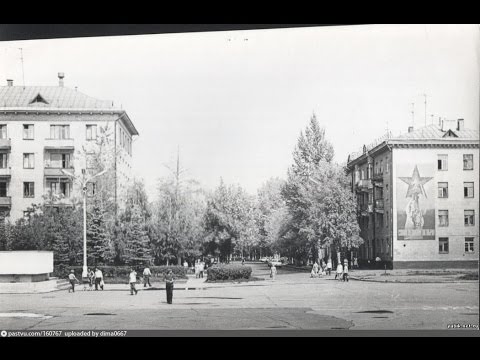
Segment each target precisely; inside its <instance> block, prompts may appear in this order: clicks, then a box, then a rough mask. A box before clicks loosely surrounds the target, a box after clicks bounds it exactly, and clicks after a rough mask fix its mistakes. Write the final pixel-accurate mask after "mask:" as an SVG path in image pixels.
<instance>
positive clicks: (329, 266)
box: [327, 258, 332, 275]
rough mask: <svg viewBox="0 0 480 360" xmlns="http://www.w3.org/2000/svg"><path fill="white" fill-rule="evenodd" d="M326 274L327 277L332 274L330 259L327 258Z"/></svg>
mask: <svg viewBox="0 0 480 360" xmlns="http://www.w3.org/2000/svg"><path fill="white" fill-rule="evenodd" d="M327 272H328V275H331V274H332V258H328V261H327Z"/></svg>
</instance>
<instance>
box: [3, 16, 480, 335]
mask: <svg viewBox="0 0 480 360" xmlns="http://www.w3.org/2000/svg"><path fill="white" fill-rule="evenodd" d="M118 26H119V27H120V26H121V25H118ZM201 28H202V30H201V31H186V32H185V31H184V32H181V31H179V32H174V31H173V32H168V33H156V34H152V33H148V34H133V35H110V34H108V35H103V36H102V35H98V36H69V37H53V38H34V37H32V38H31V39H8V40H3V38H2V40H1V41H0V338H2V337H5V338H8V337H12V338H13V337H91V338H101V337H130V336H148V337H161V336H168V335H169V334H173V333H175V334H178V335H179V336H181V334H190V335H192V334H193V335H195V334H199V336H237V335H238V336H241V335H244V334H248V335H249V336H285V335H286V334H288V335H289V336H304V335H308V336H325V335H328V336H340V337H341V336H352V334H353V336H355V334H366V335H364V336H379V335H380V336H381V335H382V334H387V333H388V332H389V331H394V332H398V333H400V334H407V335H408V334H414V333H417V332H418V331H420V332H423V333H425V334H428V333H437V334H438V333H439V331H441V332H442V333H443V335H445V333H446V336H449V335H451V336H459V332H460V333H461V334H462V335H461V336H478V334H479V332H478V330H479V328H478V326H479V282H478V273H479V268H478V266H479V246H480V244H479V223H480V219H479V212H480V209H479V195H480V188H479V182H480V179H479V173H480V162H479V156H480V153H479V142H480V136H479V134H480V133H479V119H480V117H479V116H480V26H479V25H478V24H471V25H469V24H456V25H455V24H433V25H427V24H404V25H402V24H395V25H393V24H385V25H380V24H378V25H375V24H373V25H329V26H290V27H288V26H282V27H276V26H274V25H272V26H270V27H269V26H262V28H255V26H252V27H251V28H249V27H248V26H247V25H245V26H242V27H241V29H237V30H231V29H219V28H218V26H213V25H212V27H211V28H209V26H208V24H203V25H202V27H201ZM239 332H241V334H240V333H239ZM368 334H370V335H368Z"/></svg>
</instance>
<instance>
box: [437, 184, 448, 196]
mask: <svg viewBox="0 0 480 360" xmlns="http://www.w3.org/2000/svg"><path fill="white" fill-rule="evenodd" d="M438 197H439V198H448V183H446V182H439V183H438Z"/></svg>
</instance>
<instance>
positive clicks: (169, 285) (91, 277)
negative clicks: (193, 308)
mask: <svg viewBox="0 0 480 360" xmlns="http://www.w3.org/2000/svg"><path fill="white" fill-rule="evenodd" d="M151 276H152V272H151V271H150V268H149V267H148V266H147V267H145V269H144V270H143V286H144V287H146V286H147V284H148V286H149V287H151V286H152V284H151V283H150V277H151ZM202 277H203V274H202ZM68 281H69V282H70V287H69V289H68V292H69V293H70V292H75V284H76V283H78V284H79V283H80V281H78V279H77V278H76V276H75V271H74V270H71V271H70V274H69V275H68ZM164 281H165V288H166V291H167V303H169V304H171V303H172V300H173V284H174V283H175V277H174V275H173V271H172V270H171V269H168V270H167V272H166V273H165V275H164ZM128 283H129V285H130V295H134V294H135V295H137V294H138V290H137V288H136V284H137V272H136V271H135V269H134V268H133V267H132V268H131V269H130V274H129V276H128ZM83 284H84V287H83V290H87V285H88V287H89V288H88V290H93V285H94V284H95V290H98V288H99V287H100V289H102V290H103V289H104V286H105V283H104V281H103V273H102V271H101V270H100V269H99V268H95V271H92V270H91V269H88V271H87V277H86V278H84V279H83Z"/></svg>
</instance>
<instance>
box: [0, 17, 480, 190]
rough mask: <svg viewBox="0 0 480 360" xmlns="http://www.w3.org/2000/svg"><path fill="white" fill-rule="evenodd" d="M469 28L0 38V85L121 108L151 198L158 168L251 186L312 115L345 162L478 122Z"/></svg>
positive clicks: (475, 36)
mask: <svg viewBox="0 0 480 360" xmlns="http://www.w3.org/2000/svg"><path fill="white" fill-rule="evenodd" d="M479 39H480V37H479V27H478V25H372V26H348V27H315V28H294V29H278V30H277V29H271V30H251V31H229V32H206V33H184V34H165V35H163V34H159V35H139V36H117V37H98V38H76V39H54V40H34V41H17V42H0V81H1V82H2V85H6V79H7V78H12V79H14V84H15V85H21V83H22V67H21V62H20V51H19V50H18V48H19V47H22V48H23V56H24V72H25V85H27V86H28V85H52V86H55V85H57V84H58V78H57V73H58V72H64V73H65V86H69V87H72V88H73V87H75V86H77V87H78V90H79V91H82V92H83V93H85V94H87V95H90V96H93V97H96V98H99V99H104V100H113V101H114V102H115V103H116V104H121V105H122V106H123V109H125V110H126V111H127V113H128V114H129V116H130V118H131V119H132V121H133V122H134V124H135V126H136V128H137V129H138V131H139V133H140V136H139V137H138V138H137V140H135V142H134V146H133V152H134V169H135V172H136V176H137V177H139V178H144V179H145V182H146V184H147V186H148V188H149V193H150V194H151V195H153V194H154V193H155V188H156V179H157V178H158V177H160V176H164V175H165V174H166V173H167V172H168V170H166V168H165V166H164V164H168V163H173V162H174V161H175V158H176V152H177V146H180V158H181V164H182V166H183V167H184V168H186V169H188V175H189V176H190V177H193V178H196V179H197V180H199V181H200V182H201V183H202V184H203V185H204V186H205V187H206V188H210V189H212V188H214V187H215V186H216V185H217V184H218V183H219V179H220V177H223V179H224V180H225V181H226V182H228V183H238V184H240V185H242V186H243V187H245V189H246V190H247V191H248V192H250V193H252V194H254V193H256V189H257V188H258V187H259V186H260V185H261V184H262V183H263V182H265V181H266V180H267V179H268V178H270V177H275V176H278V177H285V176H286V171H287V168H288V166H289V165H290V164H291V162H292V151H293V149H294V147H295V143H296V141H297V138H298V136H299V134H300V131H301V130H303V129H304V128H305V127H306V126H307V124H308V122H309V118H310V116H311V115H312V113H313V112H315V114H316V115H317V118H318V120H319V121H320V123H321V125H322V126H324V127H325V128H326V135H327V137H328V138H329V139H330V141H332V143H333V145H334V147H335V152H336V156H335V161H337V162H339V163H341V162H344V161H346V159H347V156H348V154H349V153H351V152H354V151H358V150H359V149H360V148H361V147H362V145H363V144H364V143H366V144H368V143H370V142H372V141H373V140H375V139H376V138H378V137H380V136H382V135H383V134H384V133H385V131H386V128H387V126H388V128H389V129H390V130H391V131H393V132H394V133H399V132H405V131H406V130H407V128H408V126H410V125H411V123H412V115H411V109H412V105H411V103H415V126H416V127H419V126H423V125H424V115H425V110H424V98H423V95H422V94H424V93H426V94H427V123H428V124H430V123H431V120H432V117H431V115H432V114H434V119H435V121H438V117H439V116H441V117H442V118H447V119H458V118H464V119H465V127H467V128H473V129H476V130H478V127H479V124H478V123H479V99H480V93H479V85H480V72H479V60H480V50H479Z"/></svg>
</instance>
